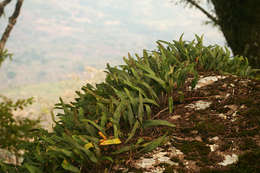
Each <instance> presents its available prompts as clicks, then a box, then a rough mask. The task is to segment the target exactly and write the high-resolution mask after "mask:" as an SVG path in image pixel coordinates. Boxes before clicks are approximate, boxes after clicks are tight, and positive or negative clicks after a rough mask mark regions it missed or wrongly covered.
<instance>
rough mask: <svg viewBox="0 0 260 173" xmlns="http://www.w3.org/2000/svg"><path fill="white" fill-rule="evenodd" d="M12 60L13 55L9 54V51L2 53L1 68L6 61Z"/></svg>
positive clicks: (0, 53) (0, 56)
mask: <svg viewBox="0 0 260 173" xmlns="http://www.w3.org/2000/svg"><path fill="white" fill-rule="evenodd" d="M7 58H10V59H11V58H12V54H10V53H8V52H7V50H4V51H0V67H1V65H2V63H3V62H4V60H5V59H7Z"/></svg>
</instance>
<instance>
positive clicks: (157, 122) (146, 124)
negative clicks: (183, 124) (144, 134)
mask: <svg viewBox="0 0 260 173" xmlns="http://www.w3.org/2000/svg"><path fill="white" fill-rule="evenodd" d="M152 126H168V127H175V125H174V124H172V123H170V122H169V121H166V120H145V121H144V122H143V127H144V128H148V127H152Z"/></svg>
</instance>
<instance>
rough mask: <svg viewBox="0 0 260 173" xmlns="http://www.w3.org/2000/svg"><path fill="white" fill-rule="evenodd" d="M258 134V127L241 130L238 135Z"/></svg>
mask: <svg viewBox="0 0 260 173" xmlns="http://www.w3.org/2000/svg"><path fill="white" fill-rule="evenodd" d="M257 134H259V129H252V130H247V129H246V130H241V131H240V133H239V136H241V137H242V136H255V135H257Z"/></svg>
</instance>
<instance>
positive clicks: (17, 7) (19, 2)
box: [0, 0, 23, 52]
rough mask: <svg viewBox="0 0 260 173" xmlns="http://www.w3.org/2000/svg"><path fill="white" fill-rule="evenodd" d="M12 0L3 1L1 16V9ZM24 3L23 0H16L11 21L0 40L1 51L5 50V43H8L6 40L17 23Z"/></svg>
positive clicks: (0, 7)
mask: <svg viewBox="0 0 260 173" xmlns="http://www.w3.org/2000/svg"><path fill="white" fill-rule="evenodd" d="M10 1H11V0H5V1H4V2H2V3H1V4H0V17H1V14H2V13H1V10H3V8H4V7H5V6H6V5H7V4H8V3H9V2H10ZM22 5H23V0H17V2H16V5H15V10H14V12H13V14H12V16H11V17H9V22H8V25H7V26H6V28H5V31H4V33H3V35H2V38H1V40H0V52H2V51H3V50H4V47H5V44H6V41H7V39H8V37H9V35H10V33H11V31H12V29H13V27H14V25H15V23H16V19H17V17H18V16H19V14H20V10H21V7H22Z"/></svg>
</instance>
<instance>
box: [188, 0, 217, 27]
mask: <svg viewBox="0 0 260 173" xmlns="http://www.w3.org/2000/svg"><path fill="white" fill-rule="evenodd" d="M186 1H187V2H188V3H190V4H191V5H193V6H195V7H196V8H198V9H199V10H200V11H202V12H203V13H204V14H205V15H206V16H207V17H208V18H210V19H211V20H212V21H213V22H214V23H215V24H218V23H219V21H218V20H217V18H216V17H214V16H212V15H211V14H209V12H207V11H206V10H205V9H204V8H202V7H201V6H200V5H199V4H198V3H196V2H195V1H194V0H186Z"/></svg>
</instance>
